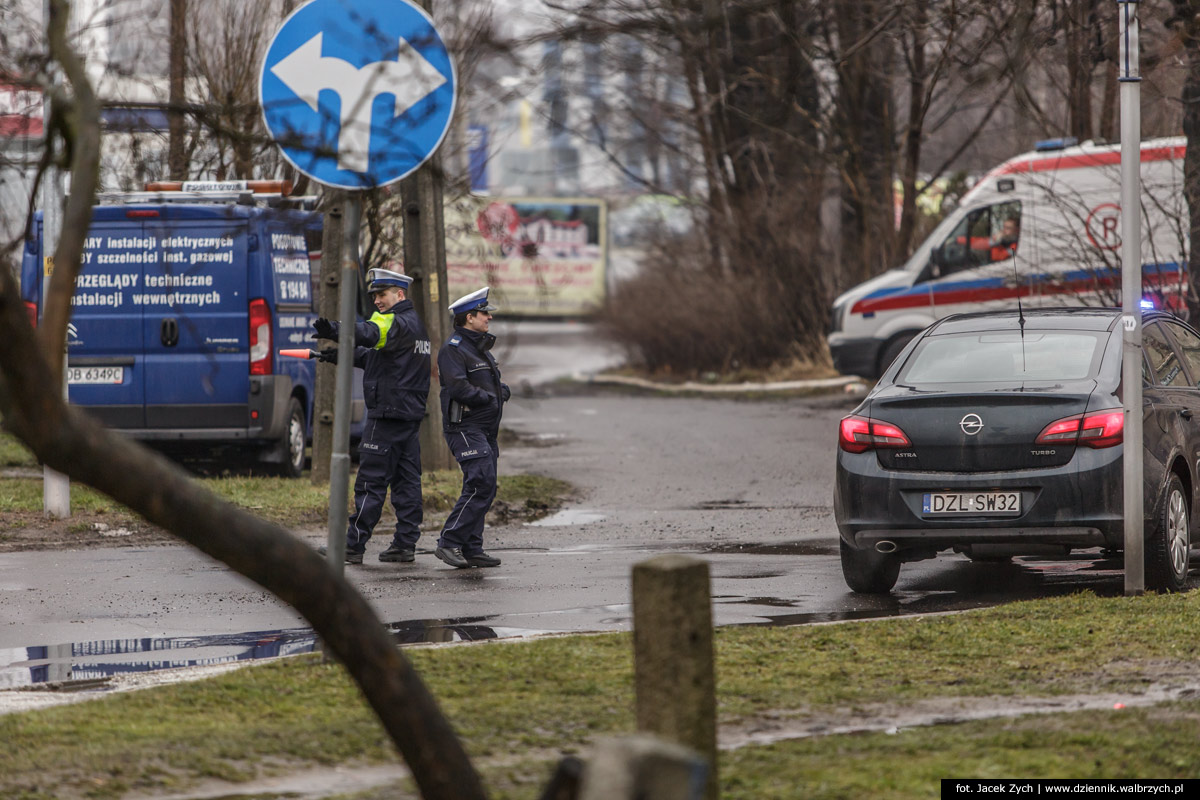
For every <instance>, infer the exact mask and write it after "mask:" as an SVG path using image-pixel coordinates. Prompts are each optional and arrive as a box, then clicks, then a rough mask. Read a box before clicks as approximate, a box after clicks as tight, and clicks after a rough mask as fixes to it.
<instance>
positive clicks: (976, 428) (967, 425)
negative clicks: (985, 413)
mask: <svg viewBox="0 0 1200 800" xmlns="http://www.w3.org/2000/svg"><path fill="white" fill-rule="evenodd" d="M958 427H960V428H962V432H963V433H965V434H966V435H967V436H974V435H975V434H977V433H979V432H980V431H981V430H983V420H982V419H980V418H979V415H978V414H967V415H966V416H965V417H963V418H962V419H961V420H960V421H959V423H958Z"/></svg>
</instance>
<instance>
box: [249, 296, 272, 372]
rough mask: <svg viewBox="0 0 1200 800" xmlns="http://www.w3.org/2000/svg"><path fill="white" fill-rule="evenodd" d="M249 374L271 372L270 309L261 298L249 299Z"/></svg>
mask: <svg viewBox="0 0 1200 800" xmlns="http://www.w3.org/2000/svg"><path fill="white" fill-rule="evenodd" d="M250 374H251V375H270V374H271V309H270V308H268V307H267V301H266V300H262V299H259V300H251V301H250Z"/></svg>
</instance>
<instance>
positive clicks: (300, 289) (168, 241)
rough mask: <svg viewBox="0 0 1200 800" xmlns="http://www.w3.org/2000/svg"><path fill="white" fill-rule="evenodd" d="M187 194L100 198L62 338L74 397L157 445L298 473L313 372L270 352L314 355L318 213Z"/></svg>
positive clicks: (33, 265) (34, 286)
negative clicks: (232, 452) (236, 456)
mask: <svg viewBox="0 0 1200 800" xmlns="http://www.w3.org/2000/svg"><path fill="white" fill-rule="evenodd" d="M251 183H252V182H251ZM183 188H184V189H185V191H182V192H170V191H159V192H154V191H151V192H135V193H128V194H119V195H104V196H102V198H101V205H98V206H96V207H95V208H94V209H93V215H92V225H91V227H90V228H89V230H88V234H87V242H86V248H85V250H84V255H83V259H84V263H83V266H82V269H81V271H80V275H79V278H78V280H77V281H76V290H75V296H74V298H73V299H72V301H71V302H72V305H73V310H72V316H71V324H70V325H69V326H68V329H67V383H68V393H69V398H70V401H71V402H72V403H73V404H75V405H77V406H81V407H83V408H85V409H86V410H87V411H88V412H89V413H91V414H92V415H94V416H95V417H96V418H98V419H99V420H100V421H101V422H102V423H104V424H105V425H107V426H108V427H110V428H113V429H117V430H120V431H122V432H123V433H125V434H127V435H129V436H131V437H133V438H135V439H138V440H141V441H144V442H146V443H147V444H150V445H152V446H155V447H156V448H159V449H162V450H166V451H179V450H184V449H186V450H190V451H195V450H198V449H200V450H206V451H209V452H212V451H214V450H216V451H218V452H220V451H221V450H224V449H226V448H234V449H236V450H237V451H240V454H245V455H250V456H252V457H253V458H254V459H256V460H257V461H258V462H261V463H262V464H264V465H266V466H267V468H268V470H269V471H271V472H274V473H276V474H280V475H286V476H291V477H298V476H299V475H300V473H301V471H302V470H303V469H304V464H305V445H306V443H307V441H309V440H310V438H311V431H312V417H313V414H312V403H313V394H314V392H313V384H314V379H315V362H314V361H310V360H303V359H295V358H286V357H282V356H280V355H279V352H278V351H279V350H280V349H281V348H302V347H308V346H312V345H315V343H314V342H313V341H312V340H311V339H310V334H311V333H312V327H311V325H312V321H313V319H315V318H316V312H315V309H316V300H317V291H318V290H317V282H318V279H319V273H320V270H319V267H318V265H319V258H320V246H321V215H320V214H318V213H316V212H314V211H311V210H305V209H304V208H303V207H302V206H303V205H310V206H311V203H299V202H297V201H296V200H291V199H289V198H286V197H284V196H283V195H282V194H280V193H278V192H276V193H269V192H268V193H265V194H258V195H255V194H252V193H251V192H250V191H247V190H246V189H247V186H246V184H230V183H225V184H221V188H222V189H223V190H224V191H200V190H199V189H201V188H207V187H197V186H194V185H187V184H185V185H184V187H183ZM231 189H232V191H231ZM187 190H190V191H187ZM297 200H298V199H297ZM289 205H291V206H293V207H291V208H287V207H285V206H289ZM35 227H36V230H35V231H34V233H33V235H32V236H31V237H30V238H28V239H27V240H26V242H25V252H24V257H23V259H22V265H21V293H22V297H23V299H24V301H25V303H26V305H27V307H28V308H29V313H30V317H31V319H35V320H36V319H39V318H40V315H41V303H42V291H43V281H44V279H45V272H44V269H43V266H42V265H43V264H45V263H46V262H45V261H44V256H46V255H47V253H45V252H44V251H43V247H42V218H41V214H40V212H39V213H38V215H37V217H36V219H35ZM356 383H358V384H359V385H361V381H356ZM360 398H361V395H359V399H358V400H357V402H356V403H355V407H354V411H353V413H352V418H353V419H354V421H355V423H357V425H356V427H357V428H359V429H361V420H362V418H363V415H364V414H363V411H364V409H363V405H362V401H361V399H360Z"/></svg>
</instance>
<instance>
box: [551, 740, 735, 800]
mask: <svg viewBox="0 0 1200 800" xmlns="http://www.w3.org/2000/svg"><path fill="white" fill-rule="evenodd" d="M707 774H708V769H707V768H706V765H705V763H704V759H703V758H702V757H700V756H699V755H698V754H696V753H695V752H693V751H692V750H690V749H688V748H686V747H681V746H680V745H677V744H671V743H669V742H664V741H662V740H661V739H656V738H655V737H653V736H627V737H624V738H620V739H607V740H603V741H601V742H599V743H598V744H597V745H596V748H595V750H594V751H593V753H592V757H591V758H590V759H589V760H588V762H587V765H586V766H585V767H584V769H583V780H582V782H581V783H580V787H579V794H578V798H579V800H700V798H702V797H705V796H706V795H705V793H704V792H705V777H706V775H707ZM560 796H561V795H560ZM713 796H714V797H715V795H713ZM550 797H553V796H552V795H551V796H550ZM546 798H547V795H543V800H546ZM555 800H557V798H555Z"/></svg>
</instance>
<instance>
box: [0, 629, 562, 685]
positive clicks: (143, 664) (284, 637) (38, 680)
mask: <svg viewBox="0 0 1200 800" xmlns="http://www.w3.org/2000/svg"><path fill="white" fill-rule="evenodd" d="M486 620H487V618H486V617H466V618H462V619H454V620H443V619H418V620H406V621H403V622H392V623H389V624H388V625H387V626H386V627H387V629H388V630H390V631H391V632H392V634H393V635H394V636H395V637H396V641H398V642H399V643H401V644H422V643H430V642H474V641H480V640H483V639H504V638H521V637H526V636H537V635H539V634H543V633H546V631H541V630H532V629H526V628H505V627H494V626H490V625H485V624H483V623H484V622H485V621H486ZM316 649H317V636H316V634H315V633H314V632H313V630H312V629H311V628H291V629H287V630H277V631H248V632H243V633H229V634H218V635H214V636H176V637H163V638H153V637H146V638H138V639H107V640H100V641H93V642H74V643H71V644H59V645H38V646H35V647H17V648H6V649H0V690H3V689H18V688H22V687H29V688H37V687H38V686H39V685H40V686H44V687H48V686H49V685H53V687H54V688H55V689H57V690H67V691H71V690H78V689H80V688H96V687H98V686H102V685H104V683H105V682H106V681H107V680H108V679H109V678H112V677H114V676H118V675H126V674H130V673H139V672H155V671H158V670H165V669H181V668H185V667H204V666H214V665H218V664H233V663H237V662H243V661H254V660H257V659H263V658H275V657H277V656H289V655H297V654H300V653H311V652H313V651H314V650H316Z"/></svg>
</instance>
